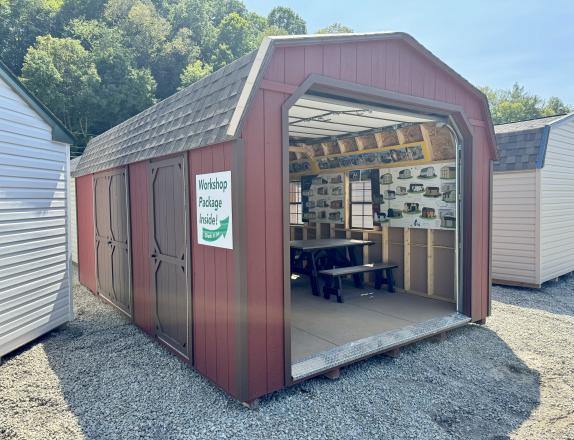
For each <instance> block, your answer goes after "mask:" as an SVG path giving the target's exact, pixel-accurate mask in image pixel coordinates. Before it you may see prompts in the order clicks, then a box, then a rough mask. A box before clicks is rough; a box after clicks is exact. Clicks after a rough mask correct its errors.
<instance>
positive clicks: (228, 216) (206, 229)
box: [0, 0, 233, 249]
mask: <svg viewBox="0 0 574 440" xmlns="http://www.w3.org/2000/svg"><path fill="white" fill-rule="evenodd" d="M0 1H1V0H0ZM232 208H233V204H232V197H231V171H219V172H215V173H207V174H197V175H196V176H195V209H196V213H195V215H196V218H197V229H196V231H197V243H198V244H202V245H204V246H213V247H218V248H223V249H233V209H232Z"/></svg>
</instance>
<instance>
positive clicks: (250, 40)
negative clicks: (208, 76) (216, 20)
mask: <svg viewBox="0 0 574 440" xmlns="http://www.w3.org/2000/svg"><path fill="white" fill-rule="evenodd" d="M218 31H219V33H218V36H217V52H216V56H215V59H214V67H215V68H216V69H219V68H220V67H222V66H224V65H226V64H228V63H230V62H231V61H233V60H235V59H237V58H239V57H240V56H242V55H245V54H246V53H248V52H250V51H251V50H253V49H255V47H256V44H257V41H258V35H259V33H258V32H257V30H256V29H254V28H253V26H252V24H251V23H250V22H249V20H248V19H247V18H244V17H242V16H240V15H239V14H237V13H236V12H232V13H231V14H229V15H228V16H226V17H225V18H224V19H223V20H222V21H221V23H220V24H219V28H218Z"/></svg>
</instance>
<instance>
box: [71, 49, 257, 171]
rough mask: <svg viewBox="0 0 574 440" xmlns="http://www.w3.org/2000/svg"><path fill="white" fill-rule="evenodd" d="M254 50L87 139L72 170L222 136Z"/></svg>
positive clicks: (151, 155) (217, 139) (99, 167)
mask: <svg viewBox="0 0 574 440" xmlns="http://www.w3.org/2000/svg"><path fill="white" fill-rule="evenodd" d="M255 54H256V53H255V52H252V53H250V54H247V55H245V56H243V57H241V58H239V59H238V60H236V61H234V62H233V63H230V64H228V65H227V66H225V67H223V68H221V69H219V70H218V71H216V72H214V73H212V74H211V75H209V76H207V77H205V78H203V79H201V80H199V81H197V82H195V83H193V84H192V85H190V86H189V87H187V88H185V89H183V90H182V91H180V92H178V93H175V94H174V95H172V96H170V97H168V98H166V99H164V100H163V101H161V102H159V103H157V104H155V105H153V106H151V107H149V108H148V109H146V110H144V111H143V112H141V113H139V114H137V115H136V116H134V117H132V118H130V119H128V120H126V121H124V122H122V123H121V124H119V125H117V126H116V127H114V128H112V129H110V130H108V131H106V132H105V133H103V134H101V135H100V136H97V137H95V138H94V139H92V140H91V141H90V142H89V143H88V146H87V147H86V149H85V151H84V154H83V155H82V157H81V160H80V163H79V164H78V166H77V168H76V171H75V173H74V175H83V174H87V173H93V172H97V171H101V170H106V169H110V168H113V167H117V166H121V165H126V164H129V163H133V162H139V161H141V160H145V159H151V158H154V157H158V156H165V155H167V154H172V153H176V152H180V151H184V150H189V149H191V148H195V147H199V146H204V145H210V144H216V143H219V142H223V141H225V140H228V139H229V137H228V135H227V128H228V125H229V122H230V120H231V116H232V114H233V111H234V110H235V107H236V105H237V102H238V100H239V96H240V94H241V91H242V90H243V87H244V85H245V81H246V79H247V75H248V73H249V70H250V68H251V65H252V63H253V61H254V59H255Z"/></svg>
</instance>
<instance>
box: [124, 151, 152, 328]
mask: <svg viewBox="0 0 574 440" xmlns="http://www.w3.org/2000/svg"><path fill="white" fill-rule="evenodd" d="M128 176H129V188H130V214H131V215H130V229H131V245H132V249H131V252H132V295H133V305H134V314H133V319H134V322H135V323H136V324H137V325H138V326H139V327H140V328H142V329H143V330H144V331H145V332H146V333H149V334H150V335H155V326H154V317H153V308H152V304H153V301H152V296H151V286H150V282H151V274H150V259H149V255H150V252H149V189H148V163H147V162H138V163H133V164H131V165H130V166H129V170H128Z"/></svg>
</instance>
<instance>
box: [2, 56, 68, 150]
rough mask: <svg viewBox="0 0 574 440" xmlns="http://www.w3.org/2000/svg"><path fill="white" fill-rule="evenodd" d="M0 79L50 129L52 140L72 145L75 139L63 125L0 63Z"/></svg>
mask: <svg viewBox="0 0 574 440" xmlns="http://www.w3.org/2000/svg"><path fill="white" fill-rule="evenodd" d="M0 78H1V79H2V80H3V81H4V82H5V83H6V84H8V86H9V87H10V88H11V89H12V90H13V91H14V93H16V94H17V95H18V96H19V97H20V98H22V100H23V101H24V102H25V103H26V104H28V105H29V106H30V107H31V108H32V109H33V110H34V111H35V112H36V113H37V114H38V116H40V117H41V118H42V120H43V121H44V122H45V123H46V124H48V125H49V126H50V128H51V129H52V140H53V141H54V142H60V143H63V144H68V145H73V144H75V143H76V139H75V137H74V135H73V134H72V133H70V131H69V130H68V129H67V128H66V127H65V126H64V124H63V123H62V122H61V121H60V120H59V119H58V118H57V117H56V116H55V115H54V114H53V113H52V112H51V111H50V110H49V109H48V107H46V106H45V105H44V104H43V103H42V102H41V101H40V100H39V99H38V98H36V97H35V96H34V95H33V94H32V92H30V90H28V89H27V88H26V86H24V84H22V83H21V82H20V80H19V79H18V78H16V75H14V74H13V73H12V72H11V71H10V69H9V68H8V67H7V66H6V65H5V64H4V63H2V61H0Z"/></svg>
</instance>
